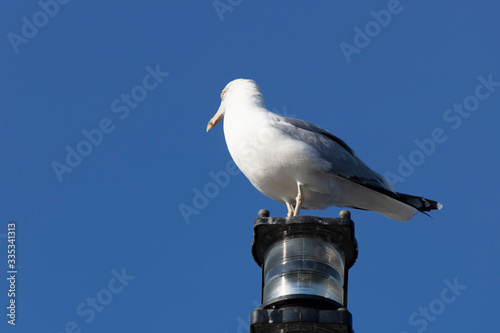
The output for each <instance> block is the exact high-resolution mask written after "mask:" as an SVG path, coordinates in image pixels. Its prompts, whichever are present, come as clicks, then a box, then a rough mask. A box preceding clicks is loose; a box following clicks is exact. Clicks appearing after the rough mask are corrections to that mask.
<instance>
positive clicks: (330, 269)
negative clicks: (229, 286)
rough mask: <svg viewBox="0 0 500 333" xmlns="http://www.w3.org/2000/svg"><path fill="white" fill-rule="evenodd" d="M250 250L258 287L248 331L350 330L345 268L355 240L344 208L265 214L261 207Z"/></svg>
mask: <svg viewBox="0 0 500 333" xmlns="http://www.w3.org/2000/svg"><path fill="white" fill-rule="evenodd" d="M252 255H253V257H254V259H255V262H256V263H257V264H258V265H259V266H260V267H261V268H262V292H261V305H260V306H259V307H258V308H256V309H255V310H254V311H253V312H252V314H251V318H250V333H271V332H273V333H274V332H280V333H281V332H318V333H319V332H322V333H323V332H324V333H329V332H332V333H333V332H335V333H336V332H342V333H351V332H353V330H352V316H351V313H350V312H349V311H347V273H348V269H349V268H351V266H352V265H353V264H354V262H355V261H356V258H357V256H358V245H357V242H356V238H355V237H354V222H353V221H352V220H351V216H350V213H349V212H348V211H346V210H343V211H341V212H340V217H339V218H320V217H314V216H296V217H269V211H267V210H261V211H259V217H258V218H257V220H255V223H254V239H253V244H252Z"/></svg>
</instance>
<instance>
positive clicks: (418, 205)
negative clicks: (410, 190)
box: [397, 193, 443, 216]
mask: <svg viewBox="0 0 500 333" xmlns="http://www.w3.org/2000/svg"><path fill="white" fill-rule="evenodd" d="M397 195H398V196H399V197H400V198H401V199H400V200H401V201H402V202H404V203H406V204H408V205H410V206H412V207H413V208H415V209H417V210H418V211H419V212H422V213H424V214H425V215H428V216H429V214H427V213H425V212H430V211H433V210H440V209H442V208H443V205H442V204H441V203H439V202H437V201H435V200H431V199H427V198H424V197H419V196H415V195H410V194H404V193H397Z"/></svg>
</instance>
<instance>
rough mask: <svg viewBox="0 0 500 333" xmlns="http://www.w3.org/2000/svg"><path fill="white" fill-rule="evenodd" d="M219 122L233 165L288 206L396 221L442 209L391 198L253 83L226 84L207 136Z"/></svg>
mask: <svg viewBox="0 0 500 333" xmlns="http://www.w3.org/2000/svg"><path fill="white" fill-rule="evenodd" d="M222 119H224V136H225V138H226V143H227V147H228V149H229V153H230V154H231V156H232V158H233V160H234V162H235V163H236V165H237V166H238V167H239V168H240V170H241V171H242V172H243V173H244V174H245V176H246V177H247V178H248V179H249V180H250V182H251V183H252V184H253V185H254V186H255V187H256V188H257V189H258V190H259V191H260V192H262V193H263V194H264V195H266V196H268V197H269V198H271V199H274V200H276V201H278V202H281V203H284V204H285V205H286V206H287V208H288V216H297V215H299V212H300V209H301V208H302V209H326V208H327V207H330V206H337V207H347V208H356V209H364V210H372V211H375V212H377V213H380V214H382V215H385V216H387V217H389V218H391V219H394V220H397V221H402V222H404V221H408V220H410V219H411V218H412V217H413V216H414V215H415V214H417V212H419V211H420V212H426V211H431V210H436V209H441V208H442V205H441V204H440V203H438V202H436V201H433V200H429V199H425V198H423V197H419V196H414V195H408V194H402V193H398V192H396V190H395V189H394V186H393V185H392V184H391V183H389V181H388V180H387V179H385V178H384V177H383V176H381V175H380V174H378V173H376V172H375V171H373V170H371V169H370V168H369V167H368V166H367V165H366V164H365V163H363V161H361V159H360V158H359V157H358V156H357V155H356V153H354V151H353V150H352V149H351V148H350V147H349V146H348V145H347V144H346V143H345V142H344V141H342V140H341V139H339V138H337V137H336V136H335V135H333V134H331V133H330V132H328V131H326V130H324V129H322V128H320V127H318V126H316V125H313V124H311V123H308V122H306V121H303V120H300V119H294V118H289V117H284V116H281V115H278V114H275V113H273V112H270V111H269V110H267V109H266V106H265V103H264V96H263V95H262V91H261V90H260V88H259V86H258V85H257V83H255V81H253V80H246V79H237V80H234V81H231V82H230V83H229V84H228V85H227V86H226V87H225V88H224V90H222V93H221V104H220V107H219V110H218V111H217V113H216V114H215V115H214V116H213V118H212V119H210V121H209V122H208V125H207V132H208V131H209V130H210V129H211V128H212V127H214V126H215V125H216V124H217V123H218V122H219V121H221V120H222Z"/></svg>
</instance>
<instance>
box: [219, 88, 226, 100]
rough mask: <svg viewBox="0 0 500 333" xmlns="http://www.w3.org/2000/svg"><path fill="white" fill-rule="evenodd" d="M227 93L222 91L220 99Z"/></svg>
mask: <svg viewBox="0 0 500 333" xmlns="http://www.w3.org/2000/svg"><path fill="white" fill-rule="evenodd" d="M225 94H226V91H225V90H222V92H221V93H220V99H223V98H224V95H225Z"/></svg>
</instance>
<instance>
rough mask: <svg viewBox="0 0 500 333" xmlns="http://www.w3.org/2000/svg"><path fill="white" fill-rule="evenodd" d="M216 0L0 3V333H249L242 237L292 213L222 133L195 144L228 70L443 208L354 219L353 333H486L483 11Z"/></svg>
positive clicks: (249, 290)
mask: <svg viewBox="0 0 500 333" xmlns="http://www.w3.org/2000/svg"><path fill="white" fill-rule="evenodd" d="M215 5H217V8H218V9H216V8H215V7H214V2H212V1H194V2H193V1H119V2H118V1H115V2H113V3H108V2H102V1H76V0H73V1H67V0H65V1H63V0H59V2H56V1H54V0H42V1H41V2H40V3H38V2H37V1H35V0H30V1H22V2H12V1H9V2H3V3H2V4H1V5H0V13H1V14H0V15H1V20H0V22H1V23H0V26H1V34H2V36H3V37H2V41H1V43H0V54H1V57H2V71H1V75H0V82H1V87H2V99H1V101H2V107H1V112H0V132H1V133H2V139H1V140H0V149H1V153H2V156H3V158H2V163H0V177H1V178H0V186H1V189H2V190H1V191H0V205H1V206H0V208H1V209H0V242H1V243H0V272H1V273H0V276H2V277H3V278H2V281H3V282H1V283H0V299H1V300H2V301H1V303H0V304H1V305H2V306H1V308H2V309H3V310H0V318H2V319H1V320H0V331H2V332H23V333H24V332H44V333H59V332H80V331H81V332H110V331H112V332H207V331H208V332H220V333H235V332H237V333H239V332H247V331H248V316H249V314H250V312H251V311H252V310H253V309H254V308H255V307H256V302H257V301H258V300H259V296H260V269H259V268H258V266H257V265H256V264H255V263H254V261H253V259H252V257H251V253H250V247H251V241H252V236H253V234H252V226H253V222H254V220H255V218H256V217H257V212H258V210H259V209H262V208H267V209H269V210H270V211H271V215H272V216H283V215H284V214H285V212H286V209H285V206H284V205H281V204H278V203H276V202H274V201H272V200H271V199H268V198H267V197H265V196H263V195H262V194H260V193H259V192H258V191H257V190H256V189H254V188H253V186H252V185H251V184H250V183H249V182H248V181H247V179H246V178H245V177H244V176H243V175H242V174H238V173H237V172H235V171H234V170H233V169H231V164H229V170H227V167H228V163H229V162H230V161H231V158H230V155H229V153H228V151H227V148H226V145H225V141H224V136H223V131H222V126H220V124H219V125H218V126H216V127H215V128H214V129H213V130H212V131H210V132H209V133H208V134H207V133H205V127H206V124H207V122H208V120H209V119H210V118H211V117H212V115H213V114H214V113H215V112H216V110H217V108H218V106H219V101H220V99H219V94H220V92H221V90H222V89H223V88H224V86H225V85H226V84H227V83H228V82H229V81H231V80H233V79H236V78H241V77H242V78H252V79H254V80H256V81H257V82H258V83H259V85H260V86H261V88H262V90H263V92H264V96H265V98H266V103H267V106H268V108H269V109H271V110H272V109H275V111H277V112H279V113H282V114H285V115H291V116H295V117H298V118H301V119H304V120H307V121H310V122H313V123H315V124H317V125H319V126H321V127H323V128H325V129H328V130H329V131H331V132H332V133H334V134H335V135H337V136H339V137H341V138H342V139H344V140H345V141H346V142H347V143H348V144H349V145H350V146H351V147H352V148H353V149H354V150H355V151H356V152H357V153H358V155H359V156H361V158H362V159H363V160H364V161H365V162H366V163H367V164H369V165H370V166H371V167H372V168H373V169H374V170H376V171H378V172H380V173H383V174H386V175H390V176H391V179H392V180H393V182H394V183H395V184H396V187H397V189H398V190H399V191H401V192H405V193H411V194H418V195H423V196H426V197H429V198H432V199H436V200H439V201H440V202H442V203H443V204H444V209H443V210H442V211H439V212H435V213H433V214H432V216H433V218H428V217H426V216H425V215H423V214H420V215H418V216H416V217H415V218H414V219H413V220H412V221H410V222H408V223H399V222H395V221H392V220H389V219H387V218H385V217H383V216H380V215H378V214H376V213H372V212H362V211H352V218H353V220H354V221H355V223H356V237H357V240H358V242H359V258H358V261H357V262H356V264H355V265H354V267H353V268H352V269H351V271H350V275H349V277H350V281H349V310H350V312H351V313H352V314H353V317H354V329H355V330H356V332H374V331H377V329H375V328H377V327H380V329H379V330H378V331H379V332H382V331H383V332H395V333H400V332H407V333H411V332H424V331H425V332H453V331H455V332H472V331H476V332H477V331H495V330H497V329H498V320H497V317H498V315H497V310H498V299H499V297H500V287H499V286H498V276H499V275H500V268H499V267H498V265H497V261H498V255H499V250H500V245H499V242H498V237H499V232H500V228H499V224H498V221H497V220H498V217H497V210H496V208H497V201H498V199H499V198H498V197H499V196H498V193H499V188H500V180H499V177H498V176H497V175H498V164H499V162H500V157H499V153H498V152H499V151H498V145H499V134H498V133H499V132H498V124H499V122H500V115H499V111H500V62H499V59H500V47H499V45H498V40H497V39H498V38H497V36H498V32H499V29H500V21H499V20H498V13H499V12H500V4H499V3H498V1H494V0H485V1H481V2H477V1H471V0H470V1H453V2H449V1H448V2H444V3H443V2H435V1H429V0H427V1H425V0H413V1H411V0H401V2H397V1H394V0H391V1H386V0H383V1H367V0H363V1H356V2H355V3H353V2H351V1H336V2H332V1H315V2H304V1H245V0H243V1H240V0H231V1H229V0H222V1H216V2H215ZM389 15H390V17H389ZM223 172H224V173H225V172H227V174H228V175H229V176H228V178H227V179H229V182H227V181H225V182H222V181H219V183H217V182H216V181H215V180H214V179H213V177H214V175H219V177H222V176H220V175H221V174H222V173H223ZM229 172H232V173H231V174H230V173H229ZM196 193H202V195H203V197H204V198H202V197H201V195H199V194H198V195H196ZM207 195H208V197H206V196H207ZM193 201H194V202H193ZM181 207H184V208H185V207H190V208H191V210H189V212H190V213H189V214H184V215H183V214H182V213H181V210H182V209H181ZM339 211H340V209H339V208H335V207H333V208H330V209H328V210H326V211H311V212H309V214H310V215H316V216H329V217H336V216H338V212H339ZM10 221H16V223H17V226H16V229H17V234H16V236H17V238H16V242H17V248H16V260H17V269H18V274H17V280H16V298H15V299H16V304H17V307H16V315H17V317H16V327H15V328H13V327H12V326H11V325H10V324H8V323H7V319H8V318H7V316H6V312H7V310H6V306H7V305H8V304H9V303H8V302H9V301H10V298H9V297H8V295H7V292H8V289H9V284H8V281H7V280H6V279H5V278H6V277H7V276H8V275H7V267H6V264H7V244H8V243H7V239H6V233H7V225H8V223H9V222H10ZM450 285H451V287H450ZM382 327H383V329H382ZM79 330H80V331H79Z"/></svg>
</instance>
